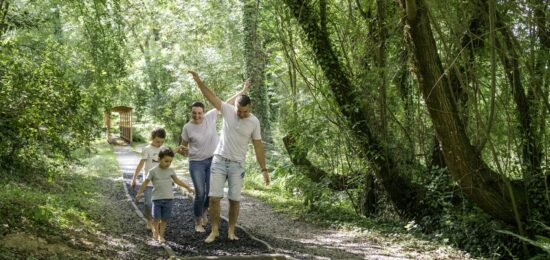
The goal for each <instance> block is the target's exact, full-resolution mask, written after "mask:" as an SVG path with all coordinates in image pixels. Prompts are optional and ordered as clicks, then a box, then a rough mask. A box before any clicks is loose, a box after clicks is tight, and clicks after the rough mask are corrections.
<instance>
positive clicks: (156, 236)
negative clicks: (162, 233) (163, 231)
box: [153, 219, 160, 240]
mask: <svg viewBox="0 0 550 260" xmlns="http://www.w3.org/2000/svg"><path fill="white" fill-rule="evenodd" d="M159 222H160V219H154V220H153V239H154V240H158V239H159Z"/></svg>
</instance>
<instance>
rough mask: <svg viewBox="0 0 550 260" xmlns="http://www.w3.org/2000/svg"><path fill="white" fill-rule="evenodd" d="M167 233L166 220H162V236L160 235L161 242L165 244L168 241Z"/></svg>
mask: <svg viewBox="0 0 550 260" xmlns="http://www.w3.org/2000/svg"><path fill="white" fill-rule="evenodd" d="M165 232H166V220H162V219H161V220H160V232H159V233H160V234H159V242H161V243H164V242H166V240H165V239H164V234H165Z"/></svg>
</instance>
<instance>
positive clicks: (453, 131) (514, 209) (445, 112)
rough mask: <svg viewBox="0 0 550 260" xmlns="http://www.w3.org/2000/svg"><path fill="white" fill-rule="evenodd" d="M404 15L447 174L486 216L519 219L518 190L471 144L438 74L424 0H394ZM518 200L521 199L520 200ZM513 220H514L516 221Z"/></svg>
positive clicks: (448, 88)
mask: <svg viewBox="0 0 550 260" xmlns="http://www.w3.org/2000/svg"><path fill="white" fill-rule="evenodd" d="M400 4H401V7H402V10H403V12H404V14H405V15H406V28H407V30H406V37H407V40H408V41H409V48H410V50H411V53H412V54H413V57H414V66H415V73H416V75H417V78H418V81H419V86H420V89H421V91H422V93H423V97H424V100H425V102H426V105H427V108H428V112H429V114H430V117H431V119H432V121H433V124H434V127H435V130H436V134H437V137H438V139H439V141H440V142H441V147H442V150H443V155H444V158H445V163H446V164H447V166H448V169H449V173H450V174H451V176H452V177H453V179H454V180H455V181H457V182H458V184H459V185H460V187H461V189H462V190H463V191H464V192H465V194H467V195H468V196H469V197H470V198H471V199H472V201H473V202H474V203H476V205H478V206H479V207H480V208H481V209H482V210H484V211H485V212H487V213H488V214H489V215H491V216H493V217H495V218H496V219H500V220H502V221H504V222H506V223H509V224H519V223H517V222H516V220H517V219H524V215H522V214H523V213H524V211H523V210H522V208H521V207H522V206H523V205H521V204H520V205H515V200H514V197H516V198H517V197H520V198H524V192H523V189H521V188H520V187H518V186H514V185H513V184H511V183H510V182H509V180H507V179H506V177H504V176H500V175H499V174H497V173H496V172H494V171H492V170H491V169H490V168H489V167H488V166H487V165H486V164H485V162H484V161H483V160H482V159H481V156H480V154H479V153H478V152H477V151H476V150H475V149H474V147H473V146H472V145H471V143H470V140H469V139H468V136H467V135H466V132H465V129H464V125H463V122H462V121H461V119H460V117H459V115H458V111H457V105H456V103H455V102H454V100H453V99H452V86H449V85H448V84H449V83H448V82H449V81H447V80H446V79H445V77H446V76H445V74H444V73H443V66H442V64H441V60H440V58H439V56H438V52H437V47H436V44H435V40H434V37H433V34H432V30H431V27H430V21H429V18H428V10H427V8H428V6H427V5H426V3H425V2H424V0H400ZM520 201H521V200H520ZM516 218H517V219H516Z"/></svg>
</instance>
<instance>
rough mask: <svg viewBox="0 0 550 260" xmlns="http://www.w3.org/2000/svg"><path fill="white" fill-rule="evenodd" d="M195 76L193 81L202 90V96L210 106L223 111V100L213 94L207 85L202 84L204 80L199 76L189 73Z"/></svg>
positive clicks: (192, 72)
mask: <svg viewBox="0 0 550 260" xmlns="http://www.w3.org/2000/svg"><path fill="white" fill-rule="evenodd" d="M188 73H190V74H191V75H192V76H193V79H194V80H195V82H196V83H197V86H199V89H200V90H201V92H202V94H203V95H204V97H205V98H206V99H208V101H209V102H210V104H212V106H213V107H215V108H216V109H217V110H218V111H221V110H222V100H221V99H220V98H219V97H217V96H216V94H214V92H212V90H210V89H209V88H208V87H207V86H206V85H205V84H204V82H202V79H201V78H200V77H199V74H197V73H196V72H194V71H191V70H190V71H188Z"/></svg>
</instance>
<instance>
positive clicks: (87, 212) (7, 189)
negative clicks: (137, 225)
mask: <svg viewBox="0 0 550 260" xmlns="http://www.w3.org/2000/svg"><path fill="white" fill-rule="evenodd" d="M95 149H96V151H95V153H94V154H87V153H86V152H84V151H81V152H80V154H79V155H78V156H79V157H81V158H84V159H82V160H81V163H80V164H79V165H75V166H73V167H70V169H67V170H64V171H62V172H60V173H59V174H57V175H55V176H53V177H50V178H48V177H46V176H44V175H42V174H40V173H31V174H27V175H25V176H6V175H3V176H2V182H1V184H0V216H2V217H1V218H0V240H1V241H2V243H0V244H3V245H4V246H3V247H0V255H2V256H0V258H2V257H5V258H11V257H10V256H13V257H15V256H17V257H21V256H26V257H30V258H33V257H39V258H41V257H47V258H52V257H53V258H56V256H57V257H59V254H62V255H64V256H65V257H67V256H69V257H76V256H83V257H88V256H89V255H88V254H89V253H88V250H87V248H82V245H83V244H86V243H81V242H83V241H76V240H78V239H85V240H94V239H93V234H98V233H101V232H103V231H104V230H102V226H103V224H102V223H100V221H98V220H101V218H102V215H103V212H102V210H101V209H102V205H101V203H103V198H102V196H103V195H104V194H102V192H100V191H98V190H97V182H98V180H99V179H101V178H105V177H109V178H115V177H118V176H119V173H118V166H117V165H118V164H117V162H116V159H115V157H114V153H113V152H112V150H111V148H110V146H108V145H107V144H98V145H96V146H95ZM75 238H77V239H76V240H75ZM10 239H11V240H14V239H15V240H20V241H15V242H18V243H19V244H14V243H15V242H14V241H11V244H10ZM31 240H32V241H36V243H34V244H32V243H29V244H30V245H25V244H20V243H21V242H25V241H31ZM66 241H72V243H69V244H68V245H67V244H66V243H65V242H66ZM12 244H13V245H12ZM10 245H12V246H10ZM48 245H49V246H48ZM52 245H57V247H55V246H52ZM52 248H57V250H52ZM46 249H47V250H46ZM44 254H45V255H44Z"/></svg>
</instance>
